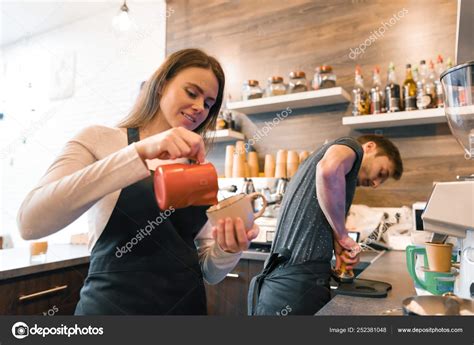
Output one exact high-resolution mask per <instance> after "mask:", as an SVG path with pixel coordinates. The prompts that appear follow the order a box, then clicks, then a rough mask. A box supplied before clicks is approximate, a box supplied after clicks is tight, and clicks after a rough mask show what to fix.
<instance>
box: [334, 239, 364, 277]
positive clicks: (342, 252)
mask: <svg viewBox="0 0 474 345" xmlns="http://www.w3.org/2000/svg"><path fill="white" fill-rule="evenodd" d="M360 252H361V248H360V246H359V244H357V242H356V241H354V240H353V239H352V238H350V237H349V236H348V235H346V236H343V237H341V238H340V239H337V238H336V239H334V253H335V256H336V270H338V269H340V267H341V263H342V262H345V263H346V269H348V270H351V269H353V268H354V266H355V265H356V264H357V263H358V262H359V260H360V257H359V254H360Z"/></svg>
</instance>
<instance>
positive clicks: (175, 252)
mask: <svg viewBox="0 0 474 345" xmlns="http://www.w3.org/2000/svg"><path fill="white" fill-rule="evenodd" d="M127 136H128V143H129V144H131V143H132V142H135V141H138V140H139V135H138V130H137V129H136V128H129V129H128V130H127ZM207 208H208V206H198V207H187V208H183V209H171V208H170V210H160V209H159V208H158V205H157V202H156V199H155V194H154V190H153V174H151V176H149V177H147V178H145V179H143V180H141V181H138V182H136V183H134V184H132V185H130V186H128V187H126V188H124V189H122V191H121V192H120V197H119V199H118V201H117V204H116V206H115V208H114V210H113V212H112V215H111V217H110V219H109V221H108V223H107V225H106V227H105V229H104V231H103V233H102V234H101V235H100V237H99V239H98V240H97V243H96V244H95V246H94V248H93V249H92V253H91V257H90V267H89V273H88V276H87V278H86V280H85V282H84V286H83V288H82V290H81V293H80V300H79V303H78V304H77V306H76V311H75V314H76V315H91V314H97V315H117V314H126V315H150V314H151V315H205V314H207V308H206V293H205V289H204V283H203V276H202V272H201V266H200V264H199V258H198V254H197V250H196V247H195V244H194V238H195V237H196V235H197V233H198V232H199V231H200V230H201V228H202V227H203V225H204V224H205V223H206V221H207V217H206V213H205V211H206V209H207ZM127 246H128V248H127Z"/></svg>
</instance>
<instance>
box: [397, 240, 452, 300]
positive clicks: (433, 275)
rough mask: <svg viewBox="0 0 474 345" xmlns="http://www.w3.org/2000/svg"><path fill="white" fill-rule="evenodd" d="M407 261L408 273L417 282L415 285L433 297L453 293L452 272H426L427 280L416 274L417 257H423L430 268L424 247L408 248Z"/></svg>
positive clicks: (426, 266) (425, 264)
mask: <svg viewBox="0 0 474 345" xmlns="http://www.w3.org/2000/svg"><path fill="white" fill-rule="evenodd" d="M405 253H406V261H407V268H408V273H409V274H410V276H411V278H412V279H413V281H414V282H415V285H416V286H418V287H421V288H422V289H425V290H426V291H429V292H431V293H432V294H433V295H442V294H444V293H446V292H452V291H453V289H454V280H455V276H454V274H453V273H451V272H430V271H429V270H427V271H425V279H424V280H422V279H421V278H420V277H418V276H417V274H416V257H417V255H423V263H424V266H425V268H428V257H427V255H426V249H425V248H424V247H417V246H408V247H407V248H406V252H405Z"/></svg>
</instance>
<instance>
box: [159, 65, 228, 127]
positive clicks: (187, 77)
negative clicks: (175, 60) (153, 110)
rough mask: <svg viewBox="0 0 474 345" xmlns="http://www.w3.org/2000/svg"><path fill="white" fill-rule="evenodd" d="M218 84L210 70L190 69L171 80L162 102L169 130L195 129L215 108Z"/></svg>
mask: <svg viewBox="0 0 474 345" xmlns="http://www.w3.org/2000/svg"><path fill="white" fill-rule="evenodd" d="M218 90H219V82H218V80H217V78H216V76H215V75H214V73H213V72H212V70H210V69H204V68H199V67H189V68H186V69H184V70H182V71H181V72H179V73H178V74H177V75H176V76H175V77H174V78H173V79H172V80H170V81H168V82H167V84H166V85H165V87H164V89H163V93H162V96H161V101H160V111H161V115H162V117H163V118H164V120H166V122H167V125H168V126H169V128H175V127H184V128H186V129H189V130H191V131H192V130H194V129H196V128H197V127H198V126H199V125H200V124H201V123H202V122H203V121H204V120H206V118H207V116H208V114H209V109H211V107H212V106H213V105H214V103H215V100H216V98H217V92H218Z"/></svg>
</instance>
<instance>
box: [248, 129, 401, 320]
mask: <svg viewBox="0 0 474 345" xmlns="http://www.w3.org/2000/svg"><path fill="white" fill-rule="evenodd" d="M402 173H403V164H402V160H401V158H400V153H399V151H398V149H397V147H396V146H395V145H394V144H393V143H392V142H391V141H390V140H388V139H386V138H384V137H382V136H377V135H364V136H361V137H359V138H357V140H355V139H353V138H349V137H346V138H340V139H337V140H335V141H333V142H330V143H328V144H325V145H324V146H323V147H322V148H321V149H320V150H319V151H317V152H315V153H313V154H312V155H310V156H309V157H308V158H307V159H306V160H305V161H304V162H303V163H302V164H301V165H300V167H299V169H298V171H297V173H296V175H295V176H293V178H292V179H291V183H290V184H289V185H288V188H287V192H286V194H285V196H284V198H283V202H282V205H281V210H280V215H279V219H278V224H277V231H276V236H275V240H274V242H273V245H272V249H271V253H270V258H269V259H268V260H267V262H266V265H265V268H264V270H263V272H262V273H261V274H260V275H258V276H257V277H255V278H254V279H253V280H252V283H251V286H250V291H249V301H248V302H249V303H248V304H249V314H250V315H287V314H289V315H314V314H315V313H316V312H317V311H318V310H319V309H321V308H322V307H323V306H324V305H325V304H326V303H327V302H328V301H329V300H330V298H331V297H330V288H329V278H330V272H331V259H332V255H333V251H334V252H335V255H336V270H337V269H339V268H340V266H341V263H342V262H344V263H346V265H347V266H346V268H347V269H348V270H350V269H352V267H353V266H354V265H355V264H356V263H357V262H358V261H359V257H358V254H359V253H360V247H359V245H358V244H357V243H356V242H355V241H354V240H353V239H351V238H350V237H349V236H348V233H347V230H346V228H345V217H346V215H347V213H348V211H349V208H350V206H351V204H352V200H353V198H354V193H355V188H356V186H366V187H369V186H370V187H373V188H377V187H378V186H380V185H381V184H382V183H384V182H385V181H386V180H387V179H388V178H389V177H392V178H394V179H396V180H399V179H400V178H401V176H402Z"/></svg>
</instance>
